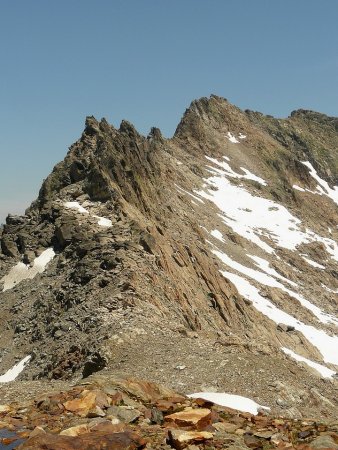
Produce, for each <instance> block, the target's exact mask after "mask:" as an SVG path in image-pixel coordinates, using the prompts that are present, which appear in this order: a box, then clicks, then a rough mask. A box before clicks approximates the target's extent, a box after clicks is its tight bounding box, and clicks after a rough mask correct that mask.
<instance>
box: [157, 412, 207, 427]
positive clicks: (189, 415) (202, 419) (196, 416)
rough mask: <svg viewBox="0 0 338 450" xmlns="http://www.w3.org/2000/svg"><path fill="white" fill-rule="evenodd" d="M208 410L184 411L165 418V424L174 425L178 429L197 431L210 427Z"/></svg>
mask: <svg viewBox="0 0 338 450" xmlns="http://www.w3.org/2000/svg"><path fill="white" fill-rule="evenodd" d="M211 417H212V414H211V411H210V409H206V408H200V409H185V410H184V411H180V412H177V413H174V414H170V415H169V416H166V417H165V422H166V423H175V424H176V425H177V426H179V427H189V428H194V429H197V430H201V429H202V428H205V427H207V426H208V425H211Z"/></svg>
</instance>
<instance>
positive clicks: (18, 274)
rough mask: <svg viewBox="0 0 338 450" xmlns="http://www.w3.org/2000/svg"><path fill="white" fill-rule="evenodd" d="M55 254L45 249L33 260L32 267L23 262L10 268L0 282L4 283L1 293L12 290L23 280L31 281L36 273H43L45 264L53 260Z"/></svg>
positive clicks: (49, 249)
mask: <svg viewBox="0 0 338 450" xmlns="http://www.w3.org/2000/svg"><path fill="white" fill-rule="evenodd" d="M54 256H55V252H54V250H53V249H52V248H47V250H45V251H44V252H42V253H41V255H40V256H38V257H37V258H35V259H34V262H33V265H32V266H29V265H27V264H24V263H23V262H19V263H17V264H16V265H15V266H14V267H12V268H11V270H10V271H9V273H8V274H7V275H5V276H4V277H3V278H2V279H1V280H0V281H2V282H3V283H4V286H3V292H4V291H7V290H8V289H12V288H13V287H14V286H16V285H17V284H18V283H20V282H21V281H23V280H27V279H32V278H34V277H35V276H36V275H37V274H38V273H43V272H44V271H45V269H46V267H47V264H48V263H49V262H50V261H51V260H52V259H53V258H54Z"/></svg>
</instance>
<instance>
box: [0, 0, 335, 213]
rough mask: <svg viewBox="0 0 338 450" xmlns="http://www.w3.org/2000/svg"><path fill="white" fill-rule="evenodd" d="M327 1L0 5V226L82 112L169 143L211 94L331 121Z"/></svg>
mask: <svg viewBox="0 0 338 450" xmlns="http://www.w3.org/2000/svg"><path fill="white" fill-rule="evenodd" d="M337 24H338V0H325V1H320V0H57V1H46V0H0V130H1V132H0V168H1V169H0V222H2V221H3V219H4V217H5V215H6V214H7V213H8V212H13V213H16V212H23V210H24V208H25V207H27V206H28V205H29V203H30V202H31V201H32V200H33V199H34V198H35V197H36V196H37V193H38V189H39V187H40V185H41V182H42V179H43V178H45V177H46V176H47V175H48V174H49V172H50V171H51V169H52V167H53V166H54V164H55V163H57V162H58V161H60V160H61V159H63V157H64V155H65V154H66V152H67V149H68V147H69V145H70V144H71V143H72V142H74V141H75V140H76V139H77V138H78V137H79V136H80V134H81V132H82V130H83V126H84V118H85V116H86V115H95V116H96V117H97V118H101V117H106V118H107V119H108V121H109V122H111V123H113V124H114V125H115V126H118V125H119V123H120V121H121V120H122V119H123V118H124V119H127V120H129V121H131V122H133V123H134V125H135V126H136V128H137V129H138V130H139V131H140V132H141V133H143V134H147V133H148V131H149V129H150V127H151V126H158V127H159V128H161V130H162V132H163V134H164V135H165V136H168V137H169V136H171V135H172V134H173V132H174V130H175V127H176V125H177V123H178V122H179V120H180V117H181V116H182V114H183V112H184V110H185V108H186V107H187V106H188V105H189V104H190V102H191V101H192V100H193V99H195V98H199V97H202V96H208V95H210V94H211V93H214V94H217V95H221V96H223V97H226V98H227V99H228V100H229V101H230V102H232V103H234V104H236V105H237V106H239V107H241V108H243V109H245V108H249V109H253V110H258V111H261V112H263V113H266V114H272V115H275V116H278V117H286V116H288V115H289V113H290V112H291V111H292V110H294V109H297V108H307V109H314V110H317V111H321V112H324V113H326V114H328V115H334V116H338V25H337Z"/></svg>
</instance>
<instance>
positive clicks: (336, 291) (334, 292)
mask: <svg viewBox="0 0 338 450" xmlns="http://www.w3.org/2000/svg"><path fill="white" fill-rule="evenodd" d="M321 286H322V288H324V289H325V290H326V291H328V292H331V293H332V294H338V289H336V290H334V289H330V288H329V287H327V286H325V284H323V283H322V284H321Z"/></svg>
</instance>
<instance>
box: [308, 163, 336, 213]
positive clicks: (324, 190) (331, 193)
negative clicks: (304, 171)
mask: <svg viewBox="0 0 338 450" xmlns="http://www.w3.org/2000/svg"><path fill="white" fill-rule="evenodd" d="M302 164H304V166H306V167H307V168H309V169H310V172H309V173H310V175H311V176H312V178H314V179H315V180H316V181H317V183H318V186H317V191H318V192H316V193H317V194H319V195H326V196H327V197H329V198H331V199H332V200H333V201H334V202H335V203H336V204H337V205H338V186H334V187H333V189H332V188H330V186H329V184H328V182H327V181H325V180H323V179H322V178H320V176H319V175H318V173H317V171H316V169H315V168H314V167H313V165H312V164H311V163H310V162H309V161H302Z"/></svg>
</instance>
